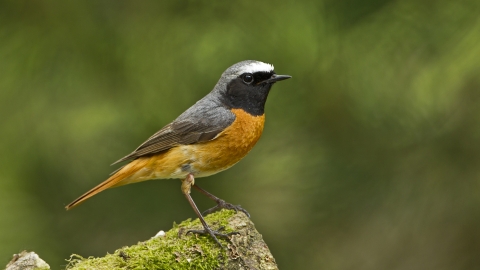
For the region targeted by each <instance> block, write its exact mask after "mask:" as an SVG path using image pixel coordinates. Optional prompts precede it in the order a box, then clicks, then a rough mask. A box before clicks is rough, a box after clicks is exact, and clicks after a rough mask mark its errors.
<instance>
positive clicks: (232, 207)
mask: <svg viewBox="0 0 480 270" xmlns="http://www.w3.org/2000/svg"><path fill="white" fill-rule="evenodd" d="M215 202H217V205H215V206H214V207H212V208H210V209H207V210H205V211H204V212H203V213H202V215H204V216H205V215H208V214H211V213H213V212H216V211H218V210H221V209H229V210H235V212H238V211H240V212H243V213H244V214H245V215H247V217H250V214H249V213H248V212H247V210H245V209H243V208H242V207H241V206H240V205H234V204H231V203H227V202H226V201H224V200H222V199H217V200H215Z"/></svg>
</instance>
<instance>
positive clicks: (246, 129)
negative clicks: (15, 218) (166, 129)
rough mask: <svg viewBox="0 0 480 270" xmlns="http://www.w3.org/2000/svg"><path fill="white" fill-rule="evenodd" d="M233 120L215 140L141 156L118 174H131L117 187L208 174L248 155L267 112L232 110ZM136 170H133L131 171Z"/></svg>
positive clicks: (225, 167) (221, 169)
mask: <svg viewBox="0 0 480 270" xmlns="http://www.w3.org/2000/svg"><path fill="white" fill-rule="evenodd" d="M232 112H233V113H234V114H235V116H236V118H235V120H234V122H233V123H232V124H231V125H230V126H228V127H227V128H226V129H225V130H224V131H222V132H221V133H220V134H218V135H217V137H215V139H213V140H211V141H208V142H204V143H197V144H190V145H179V146H176V147H174V148H172V149H170V150H168V151H166V152H163V153H160V154H157V155H153V156H147V157H140V158H138V159H136V160H134V161H132V162H130V163H129V164H127V165H126V166H125V167H124V168H122V169H121V170H120V171H119V172H118V174H120V173H125V175H129V176H127V177H125V178H124V179H122V180H121V181H119V182H118V183H117V184H116V185H115V186H122V185H125V184H130V183H136V182H141V181H146V180H151V179H166V178H184V177H186V175H187V174H189V173H192V174H193V175H194V176H195V177H204V176H209V175H212V174H215V173H218V172H221V171H223V170H226V169H228V168H230V167H231V166H233V165H235V163H237V162H238V161H240V160H241V159H242V158H243V157H245V156H246V155H247V154H248V152H250V150H251V149H252V148H253V146H254V145H255V144H256V143H257V141H258V140H259V139H260V136H261V135H262V131H263V125H264V123H265V115H261V116H253V115H250V114H248V113H246V112H245V111H244V110H241V109H233V110H232ZM128 172H133V173H128Z"/></svg>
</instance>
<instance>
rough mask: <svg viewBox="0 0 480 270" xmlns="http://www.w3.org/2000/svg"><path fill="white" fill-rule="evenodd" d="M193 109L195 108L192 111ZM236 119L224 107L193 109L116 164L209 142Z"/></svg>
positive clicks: (199, 107) (198, 107) (197, 107)
mask: <svg viewBox="0 0 480 270" xmlns="http://www.w3.org/2000/svg"><path fill="white" fill-rule="evenodd" d="M198 105H200V104H198ZM210 108H211V107H210ZM192 109H194V111H193V112H192ZM234 120H235V115H234V114H233V113H232V112H230V111H229V110H227V109H224V108H218V107H217V108H213V109H209V108H205V107H202V106H196V107H191V108H190V109H189V110H187V111H186V112H185V113H184V114H182V115H180V116H179V117H178V118H177V119H176V120H175V121H173V122H172V123H170V124H168V125H166V126H165V127H163V128H162V129H161V130H159V131H158V132H157V133H155V134H153V136H151V137H150V138H149V139H148V140H147V141H145V142H144V143H142V144H141V145H140V146H139V147H138V148H137V149H135V151H133V152H132V153H130V154H128V155H127V156H125V157H123V158H121V159H119V160H118V161H116V162H114V163H113V164H116V163H119V162H122V161H126V160H132V159H136V158H139V157H141V156H145V155H151V154H156V153H159V152H162V151H166V150H168V149H170V148H172V147H174V146H177V145H187V144H192V143H197V142H205V141H210V140H212V139H214V138H215V137H216V136H217V135H218V134H219V133H220V132H221V131H222V130H224V129H225V128H226V127H228V126H229V125H230V124H231V123H232V122H233V121H234ZM113 164H112V165H113Z"/></svg>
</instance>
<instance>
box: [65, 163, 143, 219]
mask: <svg viewBox="0 0 480 270" xmlns="http://www.w3.org/2000/svg"><path fill="white" fill-rule="evenodd" d="M139 161H140V160H139V159H137V160H134V161H132V162H130V163H129V164H127V165H126V166H125V167H123V168H121V169H120V170H119V171H117V172H116V173H114V174H113V175H112V176H110V177H109V178H108V179H107V180H105V181H103V182H102V183H101V184H99V185H98V186H96V187H94V188H92V189H91V190H89V191H88V192H86V193H85V194H83V195H82V196H80V197H78V198H77V199H76V200H74V201H73V202H71V203H70V204H68V205H67V206H65V208H66V209H67V210H70V209H71V208H73V207H75V206H77V205H79V204H81V203H82V202H84V201H86V200H87V199H89V198H91V197H93V196H94V195H96V194H98V193H100V192H102V191H104V190H106V189H109V188H111V187H117V186H121V185H122V184H124V183H122V181H123V180H125V179H127V178H128V177H130V176H132V175H133V174H134V173H136V172H137V171H138V170H139V169H141V168H142V167H143V166H141V165H143V164H141V163H143V162H139ZM139 163H140V164H139Z"/></svg>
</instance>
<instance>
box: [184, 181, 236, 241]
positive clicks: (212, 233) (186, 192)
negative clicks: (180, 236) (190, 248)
mask: <svg viewBox="0 0 480 270" xmlns="http://www.w3.org/2000/svg"><path fill="white" fill-rule="evenodd" d="M194 184H195V178H194V177H193V174H191V173H190V174H188V175H187V177H186V178H185V179H184V180H182V193H183V194H184V195H185V197H186V198H187V200H188V202H189V203H190V206H192V208H193V211H195V214H197V216H198V219H200V222H201V223H202V225H203V230H189V231H188V232H187V234H188V233H198V234H209V235H210V236H211V237H212V238H213V240H215V242H217V244H218V245H219V246H220V247H223V246H222V244H221V243H220V241H218V239H217V236H220V237H223V238H226V239H227V240H229V239H230V238H229V236H230V235H231V234H232V233H229V234H224V233H221V232H218V231H214V230H212V229H210V227H208V225H207V222H205V219H204V218H203V216H202V214H201V213H200V211H199V210H198V207H197V205H195V202H194V201H193V199H192V196H190V190H191V188H192V186H194Z"/></svg>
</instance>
